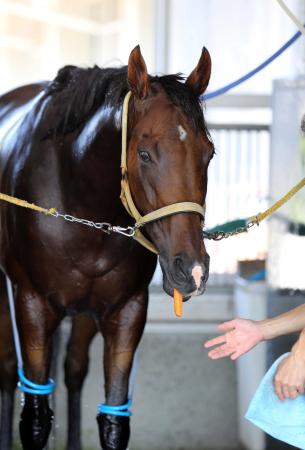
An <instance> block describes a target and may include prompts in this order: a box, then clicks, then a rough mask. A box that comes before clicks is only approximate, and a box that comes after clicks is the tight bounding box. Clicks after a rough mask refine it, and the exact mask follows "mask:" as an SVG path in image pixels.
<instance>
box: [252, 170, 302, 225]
mask: <svg viewBox="0 0 305 450" xmlns="http://www.w3.org/2000/svg"><path fill="white" fill-rule="evenodd" d="M304 186H305V178H303V179H302V180H301V181H300V182H299V183H298V184H296V185H295V186H294V187H293V188H292V189H290V191H289V192H287V194H286V195H284V196H283V197H282V198H280V199H279V200H278V201H277V202H275V203H274V204H273V205H272V206H270V208H268V209H266V211H264V212H263V213H259V214H257V216H253V217H250V218H249V219H248V222H254V223H257V224H258V223H259V222H261V221H262V220H264V219H266V217H268V216H270V214H273V213H274V212H275V211H276V210H278V209H279V208H280V207H281V206H283V205H284V204H285V203H286V202H288V200H290V199H291V197H293V196H294V195H295V194H296V193H297V192H298V191H299V190H300V189H302V187H304Z"/></svg>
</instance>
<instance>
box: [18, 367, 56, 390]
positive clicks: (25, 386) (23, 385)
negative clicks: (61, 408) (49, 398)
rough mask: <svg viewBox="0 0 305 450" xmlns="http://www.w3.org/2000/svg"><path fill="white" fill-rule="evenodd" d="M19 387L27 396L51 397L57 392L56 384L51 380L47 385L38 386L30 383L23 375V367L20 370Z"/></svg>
mask: <svg viewBox="0 0 305 450" xmlns="http://www.w3.org/2000/svg"><path fill="white" fill-rule="evenodd" d="M18 376H19V380H20V381H19V382H18V387H19V389H20V390H21V391H23V392H26V393H27V394H37V395H50V394H52V393H53V392H54V390H55V382H54V381H53V380H52V379H51V378H50V379H49V382H48V383H47V384H37V383H33V382H32V381H30V380H29V379H28V378H26V376H25V375H24V373H23V369H22V367H19V368H18Z"/></svg>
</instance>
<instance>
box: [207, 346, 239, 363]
mask: <svg viewBox="0 0 305 450" xmlns="http://www.w3.org/2000/svg"><path fill="white" fill-rule="evenodd" d="M233 352H234V350H233V349H232V347H231V346H230V345H228V344H227V343H226V344H224V345H221V346H220V347H217V348H214V349H213V350H211V351H209V353H208V356H209V358H211V359H219V358H225V357H226V356H230V355H231V354H232V353H233Z"/></svg>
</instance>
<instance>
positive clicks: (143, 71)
mask: <svg viewBox="0 0 305 450" xmlns="http://www.w3.org/2000/svg"><path fill="white" fill-rule="evenodd" d="M128 84H129V87H130V90H131V91H132V93H133V94H134V95H135V96H136V97H137V98H139V99H140V100H142V99H144V98H146V97H147V95H148V88H149V76H148V73H147V67H146V64H145V61H144V58H143V56H142V54H141V50H140V46H139V45H137V46H136V47H135V48H134V49H133V50H132V52H131V53H130V55H129V60H128Z"/></svg>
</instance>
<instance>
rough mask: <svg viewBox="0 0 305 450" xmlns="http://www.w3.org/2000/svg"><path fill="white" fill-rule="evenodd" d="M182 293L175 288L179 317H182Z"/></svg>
mask: <svg viewBox="0 0 305 450" xmlns="http://www.w3.org/2000/svg"><path fill="white" fill-rule="evenodd" d="M182 301H183V298H182V294H180V292H179V291H178V290H177V289H174V308H175V314H176V316H177V317H182Z"/></svg>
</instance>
